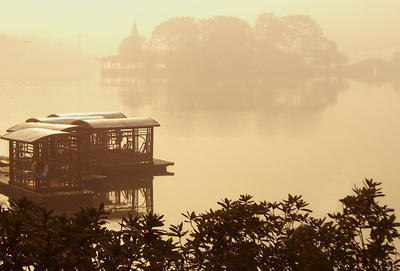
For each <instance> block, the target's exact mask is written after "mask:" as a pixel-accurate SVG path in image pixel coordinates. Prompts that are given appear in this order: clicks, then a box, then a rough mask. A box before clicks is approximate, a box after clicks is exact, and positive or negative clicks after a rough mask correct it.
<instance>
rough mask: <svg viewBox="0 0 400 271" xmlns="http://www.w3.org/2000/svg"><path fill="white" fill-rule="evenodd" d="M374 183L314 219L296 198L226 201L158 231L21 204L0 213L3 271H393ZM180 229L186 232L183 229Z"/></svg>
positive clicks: (155, 225) (386, 212) (151, 217)
mask: <svg viewBox="0 0 400 271" xmlns="http://www.w3.org/2000/svg"><path fill="white" fill-rule="evenodd" d="M380 186H381V183H377V182H374V181H373V180H365V182H364V186H363V187H362V188H357V187H355V188H354V189H353V191H354V194H353V195H350V196H347V197H345V198H344V199H342V200H340V202H341V203H342V204H343V210H342V212H339V213H334V214H328V217H325V218H322V219H320V218H313V217H312V216H311V215H310V213H311V210H310V209H308V208H307V207H308V203H306V202H305V201H304V200H303V199H302V197H301V196H292V195H289V196H288V198H287V199H286V200H282V201H281V202H272V203H270V202H265V201H263V202H259V203H257V202H254V201H253V200H252V197H251V196H247V195H242V196H240V198H239V199H238V200H235V201H232V200H229V199H225V200H223V201H221V202H219V203H218V204H219V205H220V206H221V207H220V209H218V210H212V209H210V210H209V211H207V212H205V213H201V214H196V213H194V212H188V213H186V214H184V217H185V221H184V222H182V223H180V224H179V225H171V226H170V227H169V230H165V229H164V221H163V216H162V215H157V214H147V215H144V216H140V217H133V216H131V215H129V216H128V217H126V218H123V219H122V221H121V230H120V231H113V230H110V229H107V228H106V227H105V223H106V222H105V219H106V216H107V213H106V212H105V211H104V205H101V206H100V207H99V208H98V209H94V208H86V209H81V210H80V211H79V212H78V213H76V214H75V215H74V216H73V217H67V216H66V215H65V214H64V215H53V212H52V211H47V210H46V209H45V208H43V207H41V206H40V205H37V204H35V203H33V202H30V201H28V200H26V199H25V198H24V199H20V200H12V201H10V208H9V209H2V210H1V212H0V241H1V245H0V257H1V268H2V270H23V268H27V267H29V268H34V269H35V270H71V269H73V270H399V269H400V264H399V261H398V260H397V259H396V258H397V255H398V253H397V251H396V247H395V245H394V241H396V240H397V241H398V239H399V234H398V231H397V229H396V228H397V227H398V226H399V223H397V222H396V221H395V220H396V218H395V215H394V210H393V209H390V208H388V207H387V206H386V205H384V206H381V205H380V204H379V202H378V201H377V199H378V198H379V197H383V196H384V195H383V194H382V192H381V188H380ZM186 228H187V229H186Z"/></svg>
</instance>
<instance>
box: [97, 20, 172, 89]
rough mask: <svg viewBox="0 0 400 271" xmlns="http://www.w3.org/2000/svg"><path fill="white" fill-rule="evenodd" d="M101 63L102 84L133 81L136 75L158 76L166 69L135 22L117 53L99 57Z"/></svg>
mask: <svg viewBox="0 0 400 271" xmlns="http://www.w3.org/2000/svg"><path fill="white" fill-rule="evenodd" d="M97 60H98V61H99V63H100V77H101V84H105V85H109V84H111V85H118V84H122V83H129V82H133V81H134V80H133V79H134V78H135V77H145V76H157V75H160V74H162V73H163V72H164V71H165V65H164V64H163V62H162V60H161V58H160V57H159V56H158V55H157V54H156V53H155V52H152V51H151V50H149V48H147V43H146V38H145V37H143V36H141V35H140V34H139V32H138V30H137V26H136V22H134V24H133V27H132V31H131V35H130V36H128V37H126V38H125V39H124V40H123V41H122V42H121V44H120V45H119V48H118V54H117V55H108V56H105V57H101V58H98V59H97Z"/></svg>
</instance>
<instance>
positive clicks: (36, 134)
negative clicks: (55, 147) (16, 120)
mask: <svg viewBox="0 0 400 271" xmlns="http://www.w3.org/2000/svg"><path fill="white" fill-rule="evenodd" d="M63 134H65V135H70V134H71V133H68V132H64V131H56V130H50V129H43V128H26V129H22V130H16V131H14V132H9V133H7V134H5V135H3V136H2V137H1V138H2V139H6V140H15V141H20V142H25V143H33V142H35V141H37V140H39V139H42V138H45V137H49V136H53V135H63Z"/></svg>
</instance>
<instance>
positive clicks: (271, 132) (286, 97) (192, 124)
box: [0, 77, 400, 224]
mask: <svg viewBox="0 0 400 271" xmlns="http://www.w3.org/2000/svg"><path fill="white" fill-rule="evenodd" d="M0 93H1V97H2V103H1V104H2V106H1V107H0V113H1V116H2V117H1V119H0V131H1V134H2V135H3V134H5V133H6V131H5V130H6V129H7V128H9V127H11V126H13V125H15V124H18V123H21V122H24V121H25V120H26V119H28V118H30V117H44V116H47V115H49V114H51V113H65V112H89V111H119V112H122V113H124V114H125V115H126V116H128V117H138V116H147V117H151V118H154V119H155V120H157V121H158V122H159V123H160V124H161V126H160V127H157V128H156V129H155V147H154V150H155V157H156V158H161V159H165V160H169V161H173V162H174V163H175V165H174V166H172V167H170V168H169V170H170V171H172V172H174V173H175V175H174V176H163V177H155V179H154V210H155V212H157V213H160V214H164V215H165V219H166V222H167V224H176V223H179V222H180V221H183V220H184V219H183V217H182V215H181V213H183V212H186V211H196V212H204V211H206V210H208V209H209V208H217V207H218V205H217V201H219V200H221V199H223V198H225V197H227V198H230V199H238V197H239V195H240V194H249V195H253V196H254V199H255V200H256V201H261V200H266V201H279V200H281V199H284V198H285V197H287V194H289V193H290V194H296V195H303V197H304V199H305V200H306V201H307V202H309V203H310V209H312V210H314V215H316V216H320V215H321V216H323V215H325V214H326V213H328V212H334V211H338V210H339V209H340V207H341V206H340V204H339V199H340V198H343V197H345V196H346V195H349V194H350V193H351V192H352V188H353V186H354V185H357V186H361V185H362V181H363V179H364V178H373V179H374V180H376V181H381V182H383V192H384V193H385V194H386V195H387V196H386V197H385V198H383V199H381V201H383V202H384V203H385V204H388V205H389V206H390V207H393V208H395V209H396V212H397V213H399V212H400V200H398V197H397V194H398V191H399V187H400V185H399V183H398V181H399V176H400V170H399V161H400V148H399V147H400V146H399V145H400V144H399V138H400V123H399V116H400V106H399V104H400V90H399V89H398V87H395V86H393V84H367V83H360V82H356V81H351V80H339V79H334V78H325V79H322V78H318V79H312V80H309V81H297V82H285V80H282V81H280V82H279V83H277V82H272V81H271V80H261V79H254V78H241V79H232V78H231V79H229V78H224V79H220V78H218V79H217V78H212V79H210V78H208V79H206V78H202V79H186V80H185V79H169V80H166V79H158V80H156V79H152V80H145V79H142V80H136V81H135V82H130V84H128V85H125V86H101V85H100V79H99V78H97V77H96V78H94V79H93V80H91V81H89V82H86V83H85V84H82V85H79V86H65V87H64V86H62V87H60V86H15V85H1V86H0ZM7 152H8V145H7V141H5V140H1V141H0V154H1V155H8V153H7ZM1 199H2V202H3V203H4V201H6V197H4V196H3V197H1Z"/></svg>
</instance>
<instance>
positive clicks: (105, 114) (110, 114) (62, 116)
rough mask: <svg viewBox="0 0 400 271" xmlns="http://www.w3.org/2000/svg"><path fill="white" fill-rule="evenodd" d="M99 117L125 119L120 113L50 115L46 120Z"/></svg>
mask: <svg viewBox="0 0 400 271" xmlns="http://www.w3.org/2000/svg"><path fill="white" fill-rule="evenodd" d="M95 116H100V117H103V118H105V119H116V118H126V116H125V115H124V114H122V113H121V112H82V113H56V114H50V115H48V116H47V117H48V118H56V117H60V118H69V117H95Z"/></svg>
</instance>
